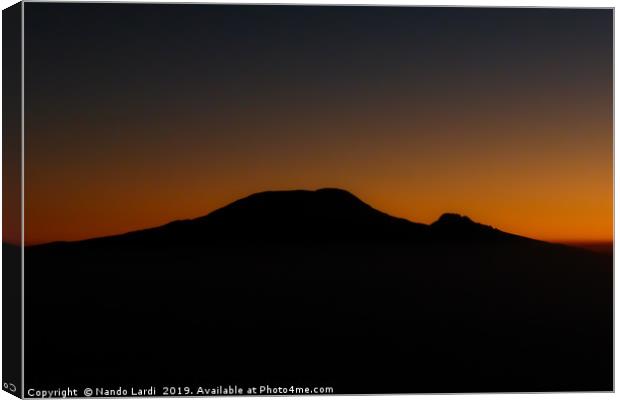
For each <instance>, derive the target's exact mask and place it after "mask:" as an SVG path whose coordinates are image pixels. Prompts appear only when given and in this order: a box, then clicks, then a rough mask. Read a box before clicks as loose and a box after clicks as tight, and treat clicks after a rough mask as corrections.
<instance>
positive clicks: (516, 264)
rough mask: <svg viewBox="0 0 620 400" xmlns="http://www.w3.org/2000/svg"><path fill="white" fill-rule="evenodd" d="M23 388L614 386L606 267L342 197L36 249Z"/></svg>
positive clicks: (310, 194) (263, 199)
mask: <svg viewBox="0 0 620 400" xmlns="http://www.w3.org/2000/svg"><path fill="white" fill-rule="evenodd" d="M25 259H26V260H27V262H26V265H27V268H26V270H25V274H26V288H25V300H26V325H27V326H29V327H45V329H34V328H33V329H27V330H26V338H25V340H26V343H28V349H29V351H28V352H27V353H26V362H25V368H26V377H27V381H26V385H27V386H32V387H35V386H36V387H37V388H46V387H50V388H53V387H57V385H58V384H59V383H63V384H66V385H73V386H75V387H80V385H83V384H85V383H88V384H89V385H91V386H92V385H94V384H99V385H118V384H126V385H129V384H132V385H138V384H150V383H153V382H157V383H161V384H162V385H163V384H165V385H181V386H186V385H190V384H197V385H202V386H209V385H213V386H217V385H242V386H253V385H255V386H261V385H270V386H272V387H273V386H291V385H296V386H332V387H333V388H334V391H335V393H337V394H349V393H423V392H472V391H473V392H486V391H493V392H505V391H520V392H530V391H565V390H579V391H592V390H594V391H601V390H603V391H609V390H612V389H613V379H612V378H613V376H612V375H613V374H612V371H613V368H612V367H613V358H612V348H613V347H612V346H613V335H612V332H613V329H612V327H613V313H612V310H613V301H612V300H613V297H612V296H613V280H612V265H613V264H612V257H611V256H609V255H605V254H597V253H593V252H590V251H587V250H582V249H577V248H572V247H568V246H563V245H556V244H551V243H545V242H541V241H538V240H533V239H529V238H525V237H521V236H518V235H513V234H510V233H506V232H502V231H500V230H498V229H495V228H493V227H491V226H487V225H483V224H479V223H476V222H474V221H472V220H471V219H469V218H468V217H465V216H460V215H458V214H444V215H442V216H441V217H440V218H439V219H438V220H437V221H436V222H434V223H432V224H430V225H426V224H420V223H414V222H410V221H407V220H405V219H401V218H396V217H393V216H390V215H388V214H385V213H383V212H381V211H379V210H376V209H374V208H373V207H371V206H370V205H368V204H366V203H364V202H363V201H361V200H360V199H358V198H357V197H356V196H354V195H353V194H351V193H349V192H347V191H344V190H340V189H320V190H316V191H308V190H293V191H272V192H262V193H257V194H253V195H250V196H248V197H245V198H243V199H240V200H237V201H235V202H233V203H231V204H229V205H227V206H225V207H223V208H221V209H218V210H215V211H213V212H211V213H210V214H208V215H206V216H204V217H200V218H196V219H192V220H180V221H174V222H171V223H169V224H166V225H163V226H160V227H156V228H152V229H146V230H141V231H136V232H129V233H126V234H122V235H116V236H110V237H104V238H96V239H89V240H84V241H78V242H67V243H50V244H46V245H38V246H31V247H27V248H26V250H25Z"/></svg>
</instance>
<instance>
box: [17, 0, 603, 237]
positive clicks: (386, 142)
mask: <svg viewBox="0 0 620 400" xmlns="http://www.w3.org/2000/svg"><path fill="white" fill-rule="evenodd" d="M612 18H613V15H612V11H611V10H568V9H552V10H547V9H483V8H472V9H457V8H437V9H429V8H417V7H409V8H399V7H390V8H380V7H302V6H288V7H284V6H281V7H280V6H279V7H275V6H214V5H127V4H54V3H48V4H46V3H26V4H25V23H26V32H25V37H26V44H25V52H26V53H25V57H26V75H25V82H26V92H25V107H26V115H25V118H26V124H25V133H26V149H25V151H26V159H25V163H26V166H25V168H26V188H25V201H26V226H25V236H26V242H27V243H41V242H48V241H55V240H76V239H83V238H90V237H97V236H103V235H110V234H116V233H121V232H126V231H130V230H135V229H141V228H147V227H152V226H157V225H161V224H163V223H166V222H169V221H171V220H176V219H183V218H194V217H198V216H201V215H205V214H207V213H209V212H211V211H213V210H214V209H216V208H219V207H222V206H225V205H226V204H227V203H229V202H231V201H234V200H236V199H238V198H241V197H244V196H246V195H249V194H251V193H255V192H260V191H264V190H284V189H302V188H304V189H316V188H320V187H339V188H344V189H347V190H349V191H351V192H352V193H354V194H355V195H357V196H359V197H360V198H361V199H362V200H363V201H365V202H367V203H368V204H370V205H372V206H373V207H375V208H377V209H379V210H381V211H384V212H386V213H389V214H391V215H394V216H398V217H403V218H407V219H409V220H412V221H416V222H423V223H431V222H433V221H434V220H436V219H437V218H438V217H439V216H440V215H441V214H442V213H444V212H456V213H460V214H465V215H468V216H470V217H471V218H472V219H474V220H476V221H479V222H481V223H484V224H489V225H493V226H495V227H497V228H499V229H501V230H503V231H507V232H512V233H516V234H519V235H524V236H528V237H532V238H537V239H543V240H549V241H556V242H558V241H560V242H561V241H571V242H588V241H599V242H602V241H610V240H611V239H612V234H613V214H612V213H613V203H612V199H613V186H612V177H613V171H612V140H613V136H612V50H613V49H612ZM15 239H16V238H11V237H8V238H5V240H9V241H15Z"/></svg>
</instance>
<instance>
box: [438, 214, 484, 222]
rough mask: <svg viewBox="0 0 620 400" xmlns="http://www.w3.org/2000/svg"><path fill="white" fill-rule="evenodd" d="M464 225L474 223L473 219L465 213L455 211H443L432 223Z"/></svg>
mask: <svg viewBox="0 0 620 400" xmlns="http://www.w3.org/2000/svg"><path fill="white" fill-rule="evenodd" d="M457 224H458V225H465V224H475V222H474V221H472V220H471V218H469V217H468V216H466V215H461V214H456V213H444V214H442V215H441V217H439V219H438V220H437V221H435V222H433V225H457Z"/></svg>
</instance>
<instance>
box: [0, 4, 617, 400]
mask: <svg viewBox="0 0 620 400" xmlns="http://www.w3.org/2000/svg"><path fill="white" fill-rule="evenodd" d="M34 1H46V0H34ZM63 2H81V3H99V2H103V1H96V0H95V1H90V0H83V1H63ZM114 2H119V3H123V2H122V1H109V2H107V3H114ZM131 2H132V3H171V4H233V3H236V4H239V3H240V2H232V1H226V0H212V1H208V2H205V1H191V0H189V1H188V0H180V1H175V0H150V1H146V0H145V1H135V0H133V1H131ZM15 3H17V2H16V1H12V0H0V5H1V6H2V9H5V8H7V7H9V6H11V5H13V4H15ZM243 3H246V4H297V5H301V4H303V5H369V6H446V7H449V6H467V7H557V8H573V7H586V8H615V6H616V2H615V1H604V0H589V1H584V0H542V1H535V0H529V1H514V0H513V1H507V0H502V1H497V0H478V1H476V2H475V3H472V2H471V1H466V0H434V1H433V2H432V3H427V2H418V1H411V0H389V1H381V0H364V1H351V0H339V1H333V0H332V1H330V0H286V1H278V2H277V3H275V2H274V1H265V0H244V1H243ZM23 18H24V4H23V3H22V82H21V88H22V104H21V110H22V121H21V123H22V132H21V145H22V159H21V168H22V176H21V185H22V188H21V190H22V193H21V194H22V204H21V223H22V232H21V236H22V238H21V239H22V243H23V242H24V237H25V235H24V221H25V215H24V211H25V210H24V199H25V197H24V196H25V193H24V187H25V186H24V175H25V174H24V171H25V170H24V167H25V164H24V154H23V151H24V144H25V136H24V123H25V120H24V104H25V103H24V74H23V66H24V59H25V52H24V42H23V39H24V26H23ZM614 27H615V15H614ZM1 28H2V22H1V19H0V41H1V30H2V29H1ZM616 35H617V32H616V30H615V29H614V94H615V93H616V90H615V89H616V87H617V84H616V81H615V76H616V69H615V68H616V65H617V64H616V62H615V43H617V39H618V38H617V36H616ZM1 58H2V56H1V54H0V64H1ZM0 70H1V66H0ZM1 88H2V85H1V84H0V90H1ZM614 99H615V96H614ZM0 105H1V100H0ZM613 107H614V171H615V160H616V158H615V155H616V154H619V153H618V151H617V150H618V148H617V146H618V143H617V141H616V140H615V116H616V115H617V112H618V107H617V105H616V103H615V101H614V105H613ZM1 148H2V143H1V141H0V150H1ZM1 170H2V166H1V165H0V172H1ZM617 179H618V178H617V177H616V176H615V174H614V232H615V231H616V229H615V228H616V220H615V209H616V206H617V205H618V201H619V200H618V198H617V196H615V194H616V192H615V188H617V187H618V181H617ZM1 182H2V177H1V173H0V184H1ZM1 204H2V202H1V199H0V205H1ZM1 221H2V218H1V216H0V223H1ZM616 250H617V248H616V244H614V252H615V251H616ZM0 253H1V250H0ZM23 256H24V254H23V247H22V271H21V272H22V304H21V311H22V333H23V329H24V323H23V316H24V297H23V295H24V286H23V280H24V257H23ZM0 266H1V261H0ZM614 271H615V260H614ZM1 284H2V278H1V276H0V287H1ZM614 287H618V276H617V275H616V274H615V273H614ZM614 295H615V292H614ZM614 298H615V296H614ZM1 304H2V300H1V298H0V306H1ZM614 304H615V301H614ZM616 313H617V309H616V308H615V307H614V319H615V317H616ZM615 320H616V319H615ZM1 330H2V321H1V319H0V342H1V339H2V332H1ZM614 339H617V331H615V338H614ZM23 344H24V343H23V338H22V348H21V352H22V357H23V356H24V346H23ZM614 355H615V356H616V355H617V349H616V348H614ZM0 358H1V350H0ZM23 374H24V368H23V364H22V393H23V389H24V387H23V385H24V380H23ZM0 376H2V367H1V365H0ZM618 377H619V374H618V370H617V369H615V370H614V378H615V382H616V383H617V382H618ZM0 393H1V394H0V400H3V399H7V400H8V399H14V398H15V397H13V396H11V395H9V394H8V393H6V392H4V391H0ZM393 396H398V397H399V398H402V397H407V398H408V397H411V398H415V399H425V400H426V399H444V398H445V399H448V398H449V399H460V398H467V399H478V398H480V399H490V398H494V396H500V398H501V399H507V400H508V399H509V400H515V399H536V398H539V397H540V398H543V397H544V398H545V399H558V398H561V399H584V398H587V399H591V398H592V399H606V398H613V397H616V395H615V393H547V394H529V393H517V394H495V393H489V394H464V395H461V394H455V395H450V394H436V395H433V394H430V395H427V394H425V395H378V396H373V397H376V398H379V399H389V398H390V397H393ZM491 396H493V397H491ZM291 397H295V396H291ZM312 397H313V398H316V397H324V398H328V397H331V398H334V397H341V398H344V397H346V398H347V399H349V398H360V399H363V398H367V397H368V396H338V395H335V396H312ZM162 398H163V397H162ZM220 398H223V397H220ZM233 398H234V399H251V398H252V397H233ZM261 398H269V399H275V398H276V397H275V396H274V397H262V396H261Z"/></svg>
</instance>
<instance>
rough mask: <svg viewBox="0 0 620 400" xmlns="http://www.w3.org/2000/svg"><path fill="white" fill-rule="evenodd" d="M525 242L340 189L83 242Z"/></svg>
mask: <svg viewBox="0 0 620 400" xmlns="http://www.w3.org/2000/svg"><path fill="white" fill-rule="evenodd" d="M517 238H519V239H522V240H533V239H526V238H524V237H519V236H517V235H513V234H509V233H506V232H502V231H500V230H497V229H495V228H493V227H490V226H487V225H483V224H479V223H476V222H473V221H472V220H471V219H469V217H466V216H460V215H458V214H451V213H446V214H443V215H442V216H441V217H440V218H439V219H438V220H437V221H436V222H434V223H432V224H431V225H425V224H422V223H415V222H411V221H408V220H406V219H403V218H397V217H393V216H391V215H389V214H386V213H384V212H382V211H379V210H376V209H374V208H373V207H371V206H370V205H368V204H366V203H364V202H363V201H362V200H360V199H359V198H358V197H356V196H355V195H353V194H352V193H350V192H348V191H346V190H343V189H336V188H324V189H318V190H314V191H311V190H287V191H267V192H260V193H255V194H252V195H250V196H247V197H245V198H242V199H240V200H237V201H234V202H232V203H231V204H229V205H227V206H225V207H222V208H220V209H217V210H215V211H213V212H211V213H210V214H208V215H206V216H203V217H199V218H195V219H191V220H178V221H173V222H171V223H168V224H166V225H163V226H160V227H156V228H151V229H145V230H140V231H134V232H129V233H126V234H122V235H115V236H109V237H105V238H95V239H88V240H86V241H84V242H103V241H105V242H107V241H129V242H133V243H134V244H135V243H136V242H145V243H146V244H148V243H151V242H153V241H154V242H158V243H163V244H172V243H175V244H176V243H179V242H182V243H196V242H198V243H204V242H205V241H206V240H211V241H226V240H243V241H248V240H251V241H258V242H263V241H273V240H277V241H287V242H295V241H299V240H302V241H304V242H308V241H316V242H324V241H337V242H343V241H345V242H346V241H364V240H372V241H390V242H393V241H407V242H408V243H411V242H412V241H415V242H417V243H427V242H429V241H438V240H448V239H453V240H454V239H458V240H463V241H471V240H484V239H504V240H509V239H517Z"/></svg>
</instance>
